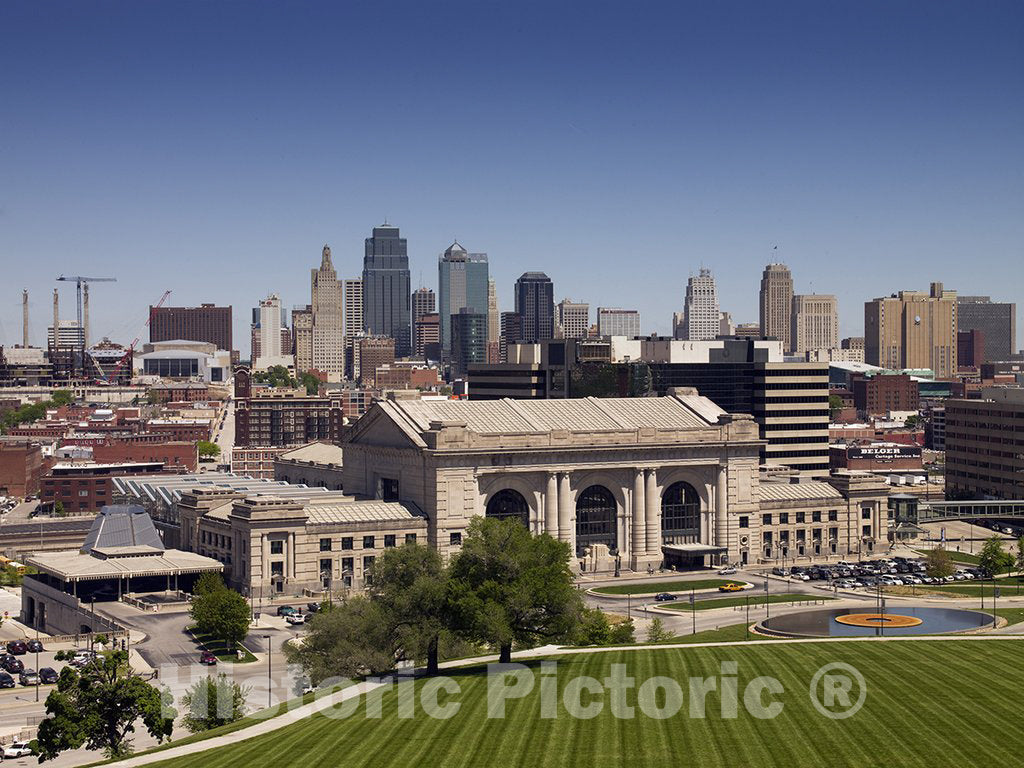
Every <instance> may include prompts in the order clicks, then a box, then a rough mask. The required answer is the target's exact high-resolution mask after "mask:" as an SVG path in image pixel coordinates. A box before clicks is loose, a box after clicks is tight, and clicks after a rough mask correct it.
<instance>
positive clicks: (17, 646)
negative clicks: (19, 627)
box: [7, 640, 28, 656]
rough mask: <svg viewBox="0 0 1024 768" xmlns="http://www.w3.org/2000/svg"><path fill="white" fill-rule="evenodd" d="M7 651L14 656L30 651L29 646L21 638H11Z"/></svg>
mask: <svg viewBox="0 0 1024 768" xmlns="http://www.w3.org/2000/svg"><path fill="white" fill-rule="evenodd" d="M7 652H8V653H9V654H11V655H12V656H21V655H22V654H24V653H28V646H27V645H25V643H24V642H23V641H21V640H11V641H10V642H9V643H7Z"/></svg>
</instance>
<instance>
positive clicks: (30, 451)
mask: <svg viewBox="0 0 1024 768" xmlns="http://www.w3.org/2000/svg"><path fill="white" fill-rule="evenodd" d="M44 471H45V463H44V460H43V450H42V448H41V447H40V446H39V444H38V443H34V442H32V441H31V440H26V439H19V438H10V437H5V438H0V496H14V497H16V498H25V497H26V496H32V495H33V494H36V493H39V488H40V482H41V479H42V476H43V472H44Z"/></svg>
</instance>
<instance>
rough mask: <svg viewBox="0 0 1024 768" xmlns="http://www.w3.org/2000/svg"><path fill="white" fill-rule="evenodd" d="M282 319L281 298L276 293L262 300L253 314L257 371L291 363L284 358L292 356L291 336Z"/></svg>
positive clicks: (254, 355)
mask: <svg viewBox="0 0 1024 768" xmlns="http://www.w3.org/2000/svg"><path fill="white" fill-rule="evenodd" d="M281 318H282V315H281V298H280V297H279V296H278V295H277V294H276V293H272V294H271V295H270V296H268V297H267V298H265V299H261V300H260V305H259V308H258V309H257V310H256V311H255V312H253V321H254V322H253V338H252V361H253V368H255V369H256V370H265V369H267V368H270V367H271V366H274V365H287V363H288V362H290V361H287V360H285V359H284V358H285V356H286V355H289V354H290V350H288V349H287V347H289V346H290V342H291V334H290V333H289V331H288V329H287V328H286V327H284V324H283V323H282V322H281Z"/></svg>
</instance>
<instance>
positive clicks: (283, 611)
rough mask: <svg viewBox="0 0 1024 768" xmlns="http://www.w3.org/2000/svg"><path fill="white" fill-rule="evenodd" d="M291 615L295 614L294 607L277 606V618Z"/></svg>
mask: <svg viewBox="0 0 1024 768" xmlns="http://www.w3.org/2000/svg"><path fill="white" fill-rule="evenodd" d="M293 613H297V611H296V610H295V608H294V607H292V606H290V605H279V606H277V615H278V616H291V615H292V614H293Z"/></svg>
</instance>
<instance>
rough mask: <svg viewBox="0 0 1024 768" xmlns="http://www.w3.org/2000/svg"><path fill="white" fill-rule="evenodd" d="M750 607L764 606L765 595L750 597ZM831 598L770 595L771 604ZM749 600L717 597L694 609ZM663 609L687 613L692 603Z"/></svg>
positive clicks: (680, 603)
mask: <svg viewBox="0 0 1024 768" xmlns="http://www.w3.org/2000/svg"><path fill="white" fill-rule="evenodd" d="M749 599H750V607H751V608H754V607H756V606H758V605H764V595H763V594H762V593H760V592H758V593H752V594H751V595H750V598H749ZM832 599H833V598H831V597H825V596H824V595H822V596H817V595H798V594H782V595H769V597H768V602H769V603H813V602H817V601H819V600H832ZM746 604H747V598H745V597H715V598H711V599H708V600H697V601H695V602H694V604H693V607H694V608H696V609H697V610H698V611H710V610H711V609H712V608H733V607H735V606H737V605H746ZM660 607H661V608H667V609H668V610H670V611H687V612H689V610H690V602H689V601H688V600H683V601H681V602H678V603H671V604H668V605H664V604H663V605H661V606H660Z"/></svg>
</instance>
